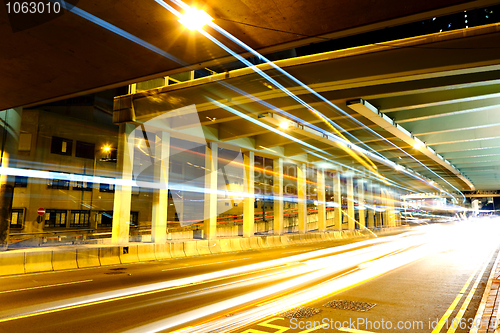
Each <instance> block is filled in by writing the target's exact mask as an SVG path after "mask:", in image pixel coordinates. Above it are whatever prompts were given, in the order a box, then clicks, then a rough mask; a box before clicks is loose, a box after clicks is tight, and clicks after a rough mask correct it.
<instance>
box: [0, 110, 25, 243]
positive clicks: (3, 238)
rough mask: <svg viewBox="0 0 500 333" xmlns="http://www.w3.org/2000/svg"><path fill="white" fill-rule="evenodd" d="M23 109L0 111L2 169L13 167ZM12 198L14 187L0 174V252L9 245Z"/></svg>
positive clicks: (5, 176) (0, 157)
mask: <svg viewBox="0 0 500 333" xmlns="http://www.w3.org/2000/svg"><path fill="white" fill-rule="evenodd" d="M22 116H23V108H22V107H19V108H14V109H9V110H5V111H0V119H1V122H0V146H1V147H2V150H1V151H0V154H1V155H0V166H1V167H4V168H8V167H12V166H14V165H13V163H12V160H15V158H16V155H17V150H18V147H19V135H20V132H21V118H22ZM13 197H14V185H13V182H12V181H9V177H8V176H7V175H5V174H0V251H4V250H7V247H8V245H9V232H10V231H9V229H10V219H11V214H12V199H13Z"/></svg>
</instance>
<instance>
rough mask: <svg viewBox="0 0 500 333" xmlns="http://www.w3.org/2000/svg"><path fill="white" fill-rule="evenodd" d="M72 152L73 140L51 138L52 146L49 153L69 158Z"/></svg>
mask: <svg viewBox="0 0 500 333" xmlns="http://www.w3.org/2000/svg"><path fill="white" fill-rule="evenodd" d="M72 151H73V140H69V139H64V138H60V137H58V136H53V137H52V145H51V147H50V152H51V153H52V154H59V155H68V156H71V152H72Z"/></svg>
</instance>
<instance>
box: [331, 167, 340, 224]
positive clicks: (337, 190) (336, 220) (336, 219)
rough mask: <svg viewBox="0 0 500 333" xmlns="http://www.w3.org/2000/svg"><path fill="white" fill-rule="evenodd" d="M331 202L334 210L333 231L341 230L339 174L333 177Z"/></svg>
mask: <svg viewBox="0 0 500 333" xmlns="http://www.w3.org/2000/svg"><path fill="white" fill-rule="evenodd" d="M333 202H334V204H335V209H334V211H333V212H334V217H333V219H334V227H333V228H334V229H335V230H342V186H341V183H340V172H337V173H335V175H334V176H333Z"/></svg>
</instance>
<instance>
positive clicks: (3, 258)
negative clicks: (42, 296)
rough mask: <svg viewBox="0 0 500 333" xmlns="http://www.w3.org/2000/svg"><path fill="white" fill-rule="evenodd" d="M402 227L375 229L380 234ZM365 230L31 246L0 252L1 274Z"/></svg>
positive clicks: (331, 237)
mask: <svg viewBox="0 0 500 333" xmlns="http://www.w3.org/2000/svg"><path fill="white" fill-rule="evenodd" d="M401 229H407V228H405V227H403V228H386V229H379V230H375V232H377V233H379V234H383V233H391V232H398V231H400V230H401ZM372 236H373V235H372V234H370V233H367V232H366V231H364V230H353V231H347V230H344V231H327V232H324V233H307V234H284V235H279V236H278V235H276V236H275V235H272V236H255V237H250V238H242V237H233V238H219V239H215V240H192V239H191V240H186V241H176V242H168V243H162V244H159V243H156V244H155V243H139V244H138V243H130V244H128V245H120V246H118V245H86V246H82V247H76V246H73V247H54V248H50V249H49V248H32V249H29V250H12V251H6V252H0V275H14V274H24V273H36V272H46V271H58V270H65V269H75V268H87V267H98V266H107V265H116V264H126V263H127V264H128V263H135V262H143V261H155V260H164V259H171V258H184V257H194V256H202V255H209V254H218V253H228V252H238V251H252V250H253V251H255V250H263V249H269V248H279V247H283V246H293V245H300V244H305V243H312V242H332V241H338V240H340V239H346V238H358V237H372Z"/></svg>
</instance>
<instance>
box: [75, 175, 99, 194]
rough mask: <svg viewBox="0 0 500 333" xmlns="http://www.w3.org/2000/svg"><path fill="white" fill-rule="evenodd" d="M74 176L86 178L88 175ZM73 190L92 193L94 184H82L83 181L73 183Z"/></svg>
mask: <svg viewBox="0 0 500 333" xmlns="http://www.w3.org/2000/svg"><path fill="white" fill-rule="evenodd" d="M76 176H88V175H78V174H77V175H76ZM73 185H74V186H73V190H79V191H92V188H93V187H94V184H92V183H91V182H84V181H75V182H74V184H73Z"/></svg>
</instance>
